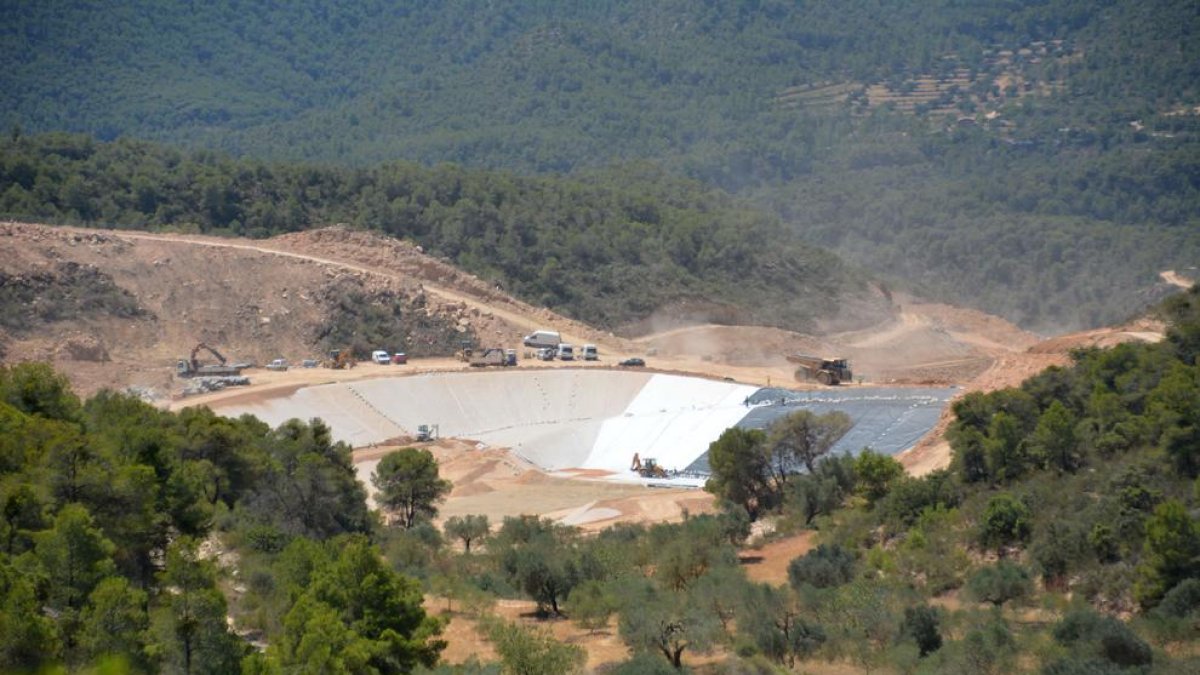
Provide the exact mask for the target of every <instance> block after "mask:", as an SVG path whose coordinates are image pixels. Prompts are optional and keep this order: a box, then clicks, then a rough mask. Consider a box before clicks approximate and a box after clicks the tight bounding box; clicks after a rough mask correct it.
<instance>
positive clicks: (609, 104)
mask: <svg viewBox="0 0 1200 675" xmlns="http://www.w3.org/2000/svg"><path fill="white" fill-rule="evenodd" d="M1198 28H1200V13H1198V10H1197V8H1196V5H1195V3H1193V2H1189V1H1187V0H1154V1H1152V2H1141V1H1136V0H1106V1H1103V2H1087V1H1080V0H1013V1H1012V2H1004V3H995V2H983V1H979V2H966V3H963V2H954V1H951V0H937V1H933V2H920V3H917V2H907V1H904V0H885V1H883V2H874V3H867V2H853V3H845V2H834V1H832V0H821V1H818V2H808V3H803V4H797V3H792V2H787V1H785V0H765V1H762V2H749V1H735V0H730V1H728V2H709V3H693V2H683V1H677V2H656V3H643V2H635V1H632V0H617V1H614V2H605V3H588V2H568V3H542V4H538V3H519V4H506V5H502V6H496V5H494V4H492V3H486V2H483V1H482V0H479V1H469V0H461V1H458V2H449V3H417V4H416V5H413V4H403V5H393V4H391V3H385V2H364V3H352V4H347V5H337V6H329V5H328V4H327V3H321V2H315V1H301V2H293V3H285V4H282V5H278V4H266V3H259V2H225V3H190V4H162V3H151V2H144V1H135V0H130V1H127V2H122V3H106V4H105V5H104V6H102V7H101V6H94V5H91V4H87V3H81V2H63V1H55V2H44V3H35V4H29V3H10V4H8V5H5V6H3V7H0V54H2V55H3V56H4V58H5V62H6V63H7V64H9V67H8V68H6V69H5V70H4V72H2V73H0V87H3V89H4V90H5V91H6V92H7V94H8V95H7V96H5V97H4V100H3V101H0V122H3V123H5V124H6V125H19V126H20V128H21V129H23V130H25V131H26V132H43V131H60V130H68V131H78V132H84V133H88V134H91V135H93V136H95V137H97V138H98V139H101V140H109V139H113V138H116V137H118V136H128V137H135V138H147V139H152V140H160V141H165V142H169V143H172V144H183V145H188V146H193V147H200V148H208V149H220V150H225V151H229V152H232V153H233V154H234V155H238V156H249V157H254V158H256V159H287V160H319V161H322V162H328V163H337V164H343V165H356V166H367V165H374V164H376V163H378V162H383V161H390V160H396V159H403V160H410V161H416V162H422V163H435V162H439V161H451V162H455V163H459V164H464V165H474V166H486V167H493V168H504V169H509V170H514V171H517V172H522V173H532V172H569V171H576V170H579V169H582V168H589V167H598V166H600V167H602V166H608V165H610V164H611V163H613V162H614V161H619V162H625V161H631V160H642V159H649V160H653V161H654V162H656V163H658V164H660V165H661V166H663V167H664V168H665V170H667V171H668V172H671V173H680V174H684V175H687V176H690V177H692V178H696V179H700V180H702V181H704V182H706V183H710V184H714V185H717V186H720V187H722V188H725V189H727V190H731V191H735V192H746V193H748V194H752V195H753V196H754V197H755V198H756V199H758V200H760V202H759V203H760V204H762V205H764V206H768V207H770V208H773V209H775V210H776V211H777V212H778V213H780V214H782V215H783V216H784V218H785V220H786V222H787V223H788V224H789V225H791V226H793V227H794V228H795V229H796V230H797V231H798V232H799V233H800V234H801V236H803V237H805V238H806V239H808V240H809V241H811V242H813V243H817V244H820V245H824V246H832V247H834V248H835V249H836V250H838V251H839V252H840V253H842V254H844V255H846V256H847V257H848V258H849V259H851V260H852V261H854V262H857V263H860V264H863V265H865V266H868V267H870V268H872V269H874V270H876V271H877V272H878V273H880V274H884V275H893V276H895V277H896V278H897V279H899V280H901V281H903V282H904V283H907V284H910V285H912V286H913V287H914V288H916V289H917V290H919V291H920V292H923V293H927V294H931V295H934V296H936V297H938V298H941V299H946V300H950V301H954V302H957V303H961V304H967V305H973V306H976V307H979V308H981V309H985V310H989V311H993V312H996V313H999V314H1002V315H1004V316H1006V317H1008V318H1011V319H1015V320H1017V321H1019V322H1020V323H1022V324H1023V325H1025V326H1026V327H1032V328H1045V329H1050V328H1062V327H1072V326H1079V325H1092V324H1097V323H1102V322H1106V321H1113V320H1117V319H1120V318H1124V316H1126V315H1127V313H1128V311H1129V310H1130V309H1131V308H1134V307H1138V306H1141V305H1143V304H1144V302H1145V301H1146V300H1147V296H1146V295H1145V293H1146V291H1147V289H1149V287H1150V286H1151V285H1152V284H1153V282H1154V279H1155V275H1156V274H1157V272H1158V271H1159V270H1161V269H1165V268H1171V267H1176V268H1184V267H1188V266H1191V265H1196V264H1197V262H1198V261H1200V243H1198V242H1197V238H1198V237H1200V235H1197V234H1196V233H1197V232H1198V231H1200V228H1198V227H1197V226H1196V215H1195V214H1196V213H1197V212H1200V208H1198V203H1200V202H1198V195H1197V193H1198V190H1200V185H1198V183H1200V170H1198V168H1197V165H1198V163H1200V162H1198V159H1197V158H1198V156H1200V150H1198V148H1200V137H1198V133H1197V131H1198V127H1200V116H1198V114H1197V106H1198V105H1200V93H1198V90H1197V87H1198V84H1197V83H1198V82H1200V65H1197V64H1200V41H1198V40H1196V39H1194V35H1195V33H1196V31H1197V30H1198ZM1064 251H1065V252H1064Z"/></svg>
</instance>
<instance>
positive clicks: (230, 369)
mask: <svg viewBox="0 0 1200 675" xmlns="http://www.w3.org/2000/svg"><path fill="white" fill-rule="evenodd" d="M201 351H206V352H208V353H209V354H212V355H213V356H214V357H216V359H217V364H215V365H213V364H208V365H201V363H200V359H199V356H200V352H201ZM243 367H244V366H240V365H229V363H228V362H227V361H226V359H225V356H224V355H222V354H221V352H219V351H217V350H216V349H213V348H212V347H210V346H209V345H207V344H205V343H203V342H201V343H199V344H197V345H196V346H195V347H193V348H192V354H191V356H189V357H188V358H186V359H179V361H178V362H176V364H175V374H176V375H178V376H179V377H200V376H206V375H212V376H226V375H241V374H242V368H243Z"/></svg>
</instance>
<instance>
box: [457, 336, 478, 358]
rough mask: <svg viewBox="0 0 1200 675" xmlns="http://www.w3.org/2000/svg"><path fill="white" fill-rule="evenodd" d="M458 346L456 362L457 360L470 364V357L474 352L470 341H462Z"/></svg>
mask: <svg viewBox="0 0 1200 675" xmlns="http://www.w3.org/2000/svg"><path fill="white" fill-rule="evenodd" d="M458 346H459V349H458V360H459V361H465V362H467V363H470V362H471V356H472V355H473V354H474V353H475V350H474V348H473V347H472V345H471V343H470V341H468V340H463V341H462V342H460V343H459V344H458Z"/></svg>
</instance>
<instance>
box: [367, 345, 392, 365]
mask: <svg viewBox="0 0 1200 675" xmlns="http://www.w3.org/2000/svg"><path fill="white" fill-rule="evenodd" d="M371 360H372V361H374V362H375V363H378V364H379V365H381V366H386V365H387V364H389V363H391V362H392V355H391V354H388V353H387V352H385V351H383V350H382V349H376V350H375V351H373V352H371Z"/></svg>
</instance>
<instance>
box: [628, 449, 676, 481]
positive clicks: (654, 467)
mask: <svg viewBox="0 0 1200 675" xmlns="http://www.w3.org/2000/svg"><path fill="white" fill-rule="evenodd" d="M629 470H630V471H636V472H637V474H638V475H639V476H641V477H642V478H666V477H667V470H666V469H664V468H662V465H661V464H659V463H658V461H657V460H655V459H654V458H652V457H647V458H646V459H645V460H643V459H642V458H641V457H640V456H639V455H638V453H636V452H635V453H633V461H632V462H631V463H630V464H629Z"/></svg>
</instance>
